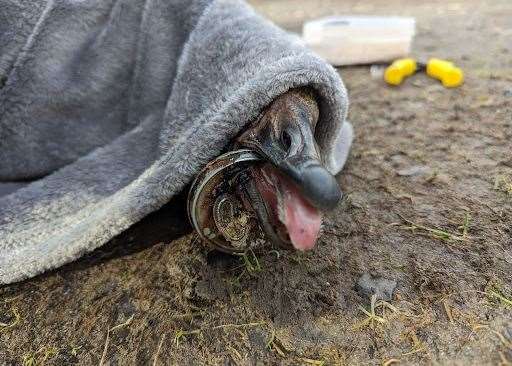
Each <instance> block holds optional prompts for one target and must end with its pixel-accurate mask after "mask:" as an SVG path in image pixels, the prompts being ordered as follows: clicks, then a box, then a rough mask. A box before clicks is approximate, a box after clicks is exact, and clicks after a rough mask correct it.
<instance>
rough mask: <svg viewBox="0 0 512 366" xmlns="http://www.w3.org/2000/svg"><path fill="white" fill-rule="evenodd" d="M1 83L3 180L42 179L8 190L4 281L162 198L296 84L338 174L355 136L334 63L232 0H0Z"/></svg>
mask: <svg viewBox="0 0 512 366" xmlns="http://www.w3.org/2000/svg"><path fill="white" fill-rule="evenodd" d="M4 19H5V20H6V21H5V22H4V23H2V21H1V20H4ZM7 20H8V21H7ZM27 29H28V30H27ZM0 80H3V81H2V82H1V83H0V188H1V186H2V183H1V182H4V183H5V185H6V186H9V187H12V186H13V183H12V182H13V181H20V180H23V181H27V180H33V182H32V183H30V184H27V185H24V186H23V187H22V188H20V189H17V190H15V191H14V192H11V193H10V194H7V195H4V196H1V191H2V190H1V189H0V283H4V284H5V283H11V282H15V281H19V280H22V279H25V278H28V277H31V276H34V275H37V274H39V273H41V272H43V271H45V270H48V269H52V268H56V267H58V266H60V265H63V264H65V263H68V262H70V261H72V260H74V259H76V258H78V257H79V256H81V255H82V254H84V253H86V252H89V251H92V250H93V249H95V248H97V247H99V246H101V245H102V244H105V243H106V242H107V241H109V240H110V239H111V238H112V237H114V236H115V235H117V234H119V233H120V232H122V231H123V230H125V229H127V228H128V227H129V226H131V225H132V224H134V223H135V222H137V221H138V220H140V219H141V218H143V217H144V216H145V215H147V214H149V213H150V212H152V211H155V210H157V209H158V208H160V207H161V206H162V205H164V204H165V203H166V202H168V201H169V200H170V199H171V197H173V196H174V195H175V194H177V193H178V192H180V190H181V189H182V188H183V187H184V186H185V185H186V184H187V183H188V182H190V181H191V180H192V178H193V177H194V175H195V174H197V172H198V171H199V170H200V169H201V168H202V167H203V166H204V165H205V164H206V163H207V162H208V161H210V160H211V159H213V158H215V157H216V156H217V155H219V154H220V153H221V152H222V151H223V149H224V148H225V147H226V146H227V144H228V143H229V141H230V140H231V139H232V138H233V137H234V136H236V135H237V134H238V133H239V132H240V130H241V129H242V128H243V127H244V126H245V125H246V124H247V123H249V122H251V121H252V120H253V119H254V118H255V117H256V116H257V115H258V114H259V113H260V111H261V110H262V109H263V108H264V107H265V106H266V105H268V104H269V103H270V102H271V101H272V100H273V99H274V98H275V97H277V96H278V95H280V94H282V93H284V92H286V91H287V90H289V89H290V88H294V87H299V86H305V85H307V86H310V87H312V88H314V89H315V90H316V92H317V93H318V95H319V97H320V111H321V112H320V114H321V115H320V121H319V124H318V127H317V136H316V137H317V140H318V143H319V146H320V148H321V150H322V152H323V155H324V156H325V160H326V164H327V166H328V167H329V169H330V170H331V171H332V172H337V171H339V170H340V169H341V167H342V165H343V163H344V161H345V159H346V153H347V151H348V146H349V145H350V140H351V138H352V137H351V130H350V127H349V125H347V124H346V123H345V124H344V123H343V121H344V120H345V116H346V111H347V97H346V92H345V88H344V86H343V84H342V82H341V80H340V78H339V76H338V74H337V73H336V71H335V70H334V69H333V68H332V67H331V66H329V65H327V64H326V63H325V62H324V61H322V60H321V59H319V58H318V57H317V56H315V55H314V54H312V53H311V52H310V51H308V50H307V49H306V48H305V47H304V46H303V45H302V43H301V42H300V40H299V39H298V38H296V37H294V36H291V35H289V34H287V33H285V32H284V31H282V30H281V29H279V28H278V27H276V26H274V25H273V24H271V23H270V22H268V21H266V20H264V19H262V18H261V17H260V16H258V15H257V14H255V13H254V11H253V10H252V9H251V8H250V7H249V6H248V5H246V4H245V3H243V2H241V1H235V0H232V1H231V0H217V1H210V0H194V1H191V0H167V1H163V0H146V1H139V0H115V1H113V0H109V1H106V0H48V1H43V0H33V1H31V2H21V3H18V2H16V3H13V2H11V1H10V0H0Z"/></svg>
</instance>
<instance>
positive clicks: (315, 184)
mask: <svg viewBox="0 0 512 366" xmlns="http://www.w3.org/2000/svg"><path fill="white" fill-rule="evenodd" d="M312 103H314V102H312ZM283 104H284V105H283V106H280V105H279V104H278V105H277V108H276V111H275V113H268V112H269V111H267V113H264V114H263V115H262V117H261V120H260V121H258V123H257V126H256V128H252V129H250V130H248V131H246V133H244V134H243V135H242V136H240V138H239V139H238V142H239V143H240V144H241V145H242V146H244V147H247V148H250V149H253V150H255V151H257V152H258V153H259V154H261V155H262V156H263V157H264V158H266V159H267V160H269V161H270V162H271V163H272V164H273V165H275V166H276V167H277V168H278V169H279V170H280V171H281V172H282V173H284V174H286V175H287V176H288V177H290V178H291V179H292V180H293V181H294V182H295V183H296V184H297V186H298V187H299V190H300V191H301V192H302V194H303V195H304V197H305V198H306V199H307V200H308V201H309V202H310V203H311V204H312V205H313V206H314V207H316V208H318V209H319V210H322V211H325V210H331V209H333V208H334V207H336V205H337V204H338V202H339V201H340V200H341V197H342V193H341V190H340V187H339V185H338V182H337V181H336V179H335V178H334V176H333V175H332V174H331V173H329V172H328V171H327V169H325V167H324V166H323V165H322V160H321V155H320V152H319V148H318V145H317V144H316V141H315V138H314V132H313V131H314V125H315V123H316V119H315V117H316V118H318V110H317V109H315V110H316V111H317V112H316V115H315V113H314V112H312V110H313V107H312V105H311V104H310V103H307V102H303V101H301V100H299V102H297V100H295V101H294V103H293V104H292V105H290V103H283ZM314 108H318V107H317V106H316V103H315V104H314Z"/></svg>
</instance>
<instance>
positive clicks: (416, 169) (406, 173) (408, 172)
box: [397, 165, 430, 177]
mask: <svg viewBox="0 0 512 366" xmlns="http://www.w3.org/2000/svg"><path fill="white" fill-rule="evenodd" d="M428 173H430V168H429V167H428V166H421V165H415V166H412V167H410V168H405V169H400V170H398V171H397V174H398V175H400V176H403V177H411V176H417V175H426V174H428Z"/></svg>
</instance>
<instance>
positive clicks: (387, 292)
mask: <svg viewBox="0 0 512 366" xmlns="http://www.w3.org/2000/svg"><path fill="white" fill-rule="evenodd" d="M396 285H397V282H396V280H390V279H387V278H383V277H373V276H371V275H370V274H369V273H364V274H363V275H362V276H361V277H359V279H358V280H357V285H356V290H357V292H358V293H359V295H361V296H363V297H367V298H370V297H371V296H372V295H376V296H377V299H380V300H384V301H390V300H391V299H392V298H393V292H394V291H395V288H396Z"/></svg>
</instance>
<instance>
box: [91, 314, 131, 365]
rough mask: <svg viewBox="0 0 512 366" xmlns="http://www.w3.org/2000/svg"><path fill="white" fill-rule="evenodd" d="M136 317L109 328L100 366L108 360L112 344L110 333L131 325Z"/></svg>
mask: <svg viewBox="0 0 512 366" xmlns="http://www.w3.org/2000/svg"><path fill="white" fill-rule="evenodd" d="M134 316H135V314H133V315H132V316H131V317H129V318H128V320H127V321H125V322H124V323H121V324H118V325H116V326H114V327H112V328H109V329H108V330H107V337H106V338H105V345H104V346H103V353H102V355H101V359H100V363H99V365H100V366H102V365H103V364H104V363H105V359H106V358H107V351H108V345H109V343H110V333H111V332H113V331H114V330H116V329H119V328H121V327H125V326H127V325H130V324H131V322H132V320H133V317H134Z"/></svg>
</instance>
